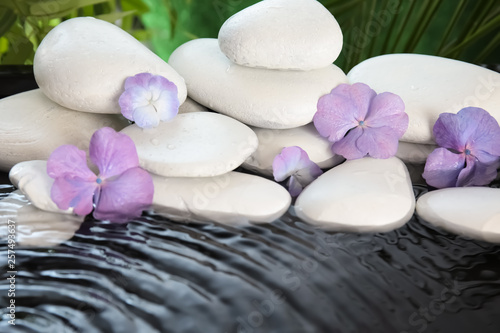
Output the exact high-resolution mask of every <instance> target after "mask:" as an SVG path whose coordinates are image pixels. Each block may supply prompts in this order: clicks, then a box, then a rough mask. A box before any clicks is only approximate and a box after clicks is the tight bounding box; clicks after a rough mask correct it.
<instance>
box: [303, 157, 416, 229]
mask: <svg viewBox="0 0 500 333" xmlns="http://www.w3.org/2000/svg"><path fill="white" fill-rule="evenodd" d="M295 210H296V213H297V216H299V217H300V218H302V219H304V220H305V221H307V222H309V223H311V224H315V225H318V226H321V227H324V228H327V229H332V230H337V231H353V232H385V231H389V230H393V229H396V228H399V227H400V226H402V225H403V224H405V223H406V222H408V221H409V220H410V219H411V217H412V215H413V213H414V210H415V196H414V194H413V189H412V185H411V182H410V178H409V175H408V170H407V169H406V166H405V165H404V163H403V162H402V161H401V160H399V159H398V158H396V157H392V158H389V159H374V158H369V157H365V158H362V159H358V160H350V161H346V162H345V163H343V164H341V165H339V166H336V167H334V168H333V169H331V170H330V171H328V172H326V173H324V174H323V175H321V176H320V177H319V178H318V179H316V180H315V181H314V182H312V183H311V184H310V185H309V186H307V187H306V188H305V189H304V191H303V192H302V193H301V194H300V195H299V197H298V198H297V201H296V205H295Z"/></svg>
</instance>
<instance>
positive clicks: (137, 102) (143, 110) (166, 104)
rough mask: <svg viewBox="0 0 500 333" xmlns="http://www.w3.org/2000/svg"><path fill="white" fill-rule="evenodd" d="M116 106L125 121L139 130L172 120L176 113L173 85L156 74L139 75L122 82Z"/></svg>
mask: <svg viewBox="0 0 500 333" xmlns="http://www.w3.org/2000/svg"><path fill="white" fill-rule="evenodd" d="M118 103H119V104H120V108H121V110H122V114H123V115H124V116H125V118H127V119H129V120H132V121H135V123H136V124H137V126H139V127H142V128H153V127H156V126H158V124H159V123H160V120H161V121H169V120H172V119H173V118H174V117H175V116H176V115H177V113H178V112H179V98H178V97H177V86H176V85H175V84H174V83H173V82H170V81H169V80H167V79H166V78H164V77H163V76H160V75H153V74H150V73H141V74H137V75H135V76H130V77H128V78H127V79H126V80H125V91H124V92H123V93H122V94H121V96H120V98H119V100H118Z"/></svg>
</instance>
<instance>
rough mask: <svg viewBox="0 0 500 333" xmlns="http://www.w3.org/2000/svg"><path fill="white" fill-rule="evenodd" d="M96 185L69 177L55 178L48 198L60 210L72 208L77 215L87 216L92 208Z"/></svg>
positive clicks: (94, 182) (93, 182)
mask: <svg viewBox="0 0 500 333" xmlns="http://www.w3.org/2000/svg"><path fill="white" fill-rule="evenodd" d="M97 187H98V184H97V182H96V181H95V180H94V181H82V180H81V179H78V178H71V177H70V176H66V177H59V178H56V180H55V181H54V184H53V185H52V189H51V192H50V197H51V198H52V200H53V201H54V202H55V203H56V205H57V207H59V208H60V209H64V210H66V209H68V208H70V207H73V208H74V210H73V212H74V213H75V214H77V215H87V214H89V213H90V212H91V211H92V208H93V200H92V199H93V196H94V192H95V190H96V189H97Z"/></svg>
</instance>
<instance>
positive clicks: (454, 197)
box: [417, 187, 500, 243]
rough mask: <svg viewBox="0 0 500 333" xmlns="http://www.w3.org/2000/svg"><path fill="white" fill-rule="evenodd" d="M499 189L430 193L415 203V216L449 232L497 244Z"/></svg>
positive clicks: (449, 189)
mask: <svg viewBox="0 0 500 333" xmlns="http://www.w3.org/2000/svg"><path fill="white" fill-rule="evenodd" d="M499 203H500V189H497V188H489V187H454V188H445V189H441V190H436V191H431V192H428V193H426V194H424V195H422V196H421V197H420V198H419V199H418V201H417V214H418V215H419V216H420V217H421V218H422V219H423V220H425V221H427V222H429V223H431V224H433V225H435V226H438V227H441V228H443V229H445V230H448V231H450V232H452V233H455V234H458V235H462V236H466V237H471V238H475V239H479V240H484V241H488V242H494V243H500V204H499Z"/></svg>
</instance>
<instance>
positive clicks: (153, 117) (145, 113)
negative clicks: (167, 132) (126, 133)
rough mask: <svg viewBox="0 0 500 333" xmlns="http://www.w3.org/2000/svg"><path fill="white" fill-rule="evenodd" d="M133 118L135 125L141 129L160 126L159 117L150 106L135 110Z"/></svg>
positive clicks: (152, 106)
mask: <svg viewBox="0 0 500 333" xmlns="http://www.w3.org/2000/svg"><path fill="white" fill-rule="evenodd" d="M133 117H134V121H135V123H136V125H137V126H139V127H141V128H153V127H156V126H158V125H159V124H160V116H159V115H158V112H156V108H155V107H154V105H152V104H150V105H147V106H142V107H139V108H137V109H135V110H134V113H133Z"/></svg>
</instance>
